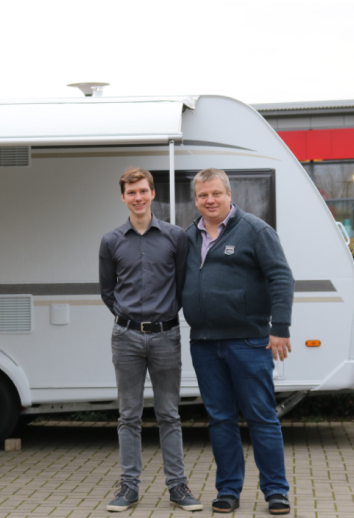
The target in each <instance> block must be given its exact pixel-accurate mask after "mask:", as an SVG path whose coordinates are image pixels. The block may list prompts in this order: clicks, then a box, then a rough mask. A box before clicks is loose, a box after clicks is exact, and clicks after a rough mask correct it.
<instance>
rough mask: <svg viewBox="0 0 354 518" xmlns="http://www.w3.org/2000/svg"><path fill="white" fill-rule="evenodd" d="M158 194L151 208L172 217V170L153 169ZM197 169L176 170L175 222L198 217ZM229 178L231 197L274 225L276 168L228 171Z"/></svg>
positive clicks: (182, 223)
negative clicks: (196, 194)
mask: <svg viewBox="0 0 354 518" xmlns="http://www.w3.org/2000/svg"><path fill="white" fill-rule="evenodd" d="M151 172H152V174H153V177H154V180H155V188H156V197H155V200H154V201H153V203H152V211H153V213H154V214H155V215H156V216H157V217H158V218H159V219H162V220H164V221H169V220H170V202H169V196H170V195H169V192H170V191H169V189H170V188H169V172H168V171H151ZM197 172H198V171H176V173H175V177H176V224H177V225H179V226H180V227H182V228H187V227H188V226H189V225H190V224H191V223H192V221H193V220H194V219H195V218H197V217H198V216H199V212H198V210H197V208H196V206H195V204H194V194H193V184H192V181H193V178H194V176H195V175H196V174H197ZM225 172H226V173H227V174H228V176H229V178H230V185H231V197H232V201H233V202H234V203H236V205H238V206H239V207H241V209H243V210H245V211H246V212H251V213H252V214H254V215H255V216H258V217H259V218H261V219H263V220H264V221H266V222H267V223H268V224H269V225H271V226H272V227H273V228H275V171H274V170H270V169H267V170H264V169H260V170H252V171H245V170H242V171H240V170H239V171H237V170H227V171H225Z"/></svg>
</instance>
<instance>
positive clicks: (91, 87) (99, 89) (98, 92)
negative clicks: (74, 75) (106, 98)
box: [66, 83, 109, 97]
mask: <svg viewBox="0 0 354 518" xmlns="http://www.w3.org/2000/svg"><path fill="white" fill-rule="evenodd" d="M66 86H75V87H76V88H79V90H81V92H82V93H83V94H84V95H85V97H102V96H103V88H104V87H105V86H109V83H71V84H70V85H66Z"/></svg>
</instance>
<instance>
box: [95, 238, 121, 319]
mask: <svg viewBox="0 0 354 518" xmlns="http://www.w3.org/2000/svg"><path fill="white" fill-rule="evenodd" d="M99 278H100V290H101V297H102V300H103V302H104V303H105V304H106V306H107V307H108V309H109V310H110V311H111V313H113V315H114V309H113V305H114V301H115V298H114V289H115V287H116V284H117V273H116V265H115V262H114V261H113V258H112V255H111V253H110V250H109V247H108V243H107V241H106V239H105V237H103V239H102V241H101V246H100V252H99Z"/></svg>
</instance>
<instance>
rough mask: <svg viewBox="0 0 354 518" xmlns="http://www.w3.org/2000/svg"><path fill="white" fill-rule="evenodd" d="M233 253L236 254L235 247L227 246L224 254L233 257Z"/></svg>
mask: <svg viewBox="0 0 354 518" xmlns="http://www.w3.org/2000/svg"><path fill="white" fill-rule="evenodd" d="M233 253H235V247H234V246H231V245H226V246H225V250H224V254H226V255H232V254H233Z"/></svg>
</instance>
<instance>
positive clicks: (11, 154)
mask: <svg viewBox="0 0 354 518" xmlns="http://www.w3.org/2000/svg"><path fill="white" fill-rule="evenodd" d="M29 156H30V152H29V147H26V146H22V147H19V146H0V167H13V166H29Z"/></svg>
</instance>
